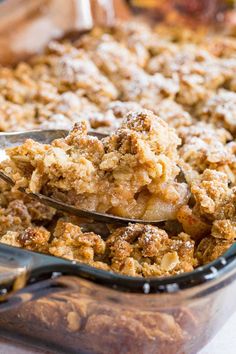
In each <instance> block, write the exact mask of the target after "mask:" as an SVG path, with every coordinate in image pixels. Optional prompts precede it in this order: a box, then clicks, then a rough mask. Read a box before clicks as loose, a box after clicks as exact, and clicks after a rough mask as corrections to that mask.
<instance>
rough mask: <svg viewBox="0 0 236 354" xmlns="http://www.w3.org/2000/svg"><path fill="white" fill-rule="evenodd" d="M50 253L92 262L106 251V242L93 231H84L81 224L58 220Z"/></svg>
mask: <svg viewBox="0 0 236 354" xmlns="http://www.w3.org/2000/svg"><path fill="white" fill-rule="evenodd" d="M53 237H54V238H53V240H52V242H51V243H50V246H49V253H50V254H52V255H54V256H57V257H63V258H67V259H71V260H76V261H80V262H85V263H88V264H91V263H93V262H95V261H97V260H99V259H100V258H99V257H101V256H102V255H103V254H104V252H105V242H104V241H103V240H102V239H101V237H100V236H99V235H96V234H94V233H93V232H85V233H83V232H82V230H81V228H80V227H79V226H76V225H73V224H71V223H67V222H64V221H63V220H60V221H58V223H57V225H56V228H55V231H54V234H53Z"/></svg>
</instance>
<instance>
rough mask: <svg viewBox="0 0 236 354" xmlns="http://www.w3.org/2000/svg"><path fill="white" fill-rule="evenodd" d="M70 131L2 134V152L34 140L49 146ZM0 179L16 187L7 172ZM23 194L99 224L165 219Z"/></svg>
mask: <svg viewBox="0 0 236 354" xmlns="http://www.w3.org/2000/svg"><path fill="white" fill-rule="evenodd" d="M68 133H69V130H64V129H61V130H53V129H49V130H32V131H27V132H10V133H8V132H7V133H5V132H4V133H0V151H2V154H3V155H4V150H5V149H6V148H9V147H14V146H18V145H20V144H22V143H24V142H25V140H26V139H33V140H35V141H37V142H40V143H43V144H49V143H51V142H52V141H53V140H55V139H59V138H64V137H66V136H67V135H68ZM88 134H89V135H91V136H95V137H97V138H98V139H102V138H104V137H106V136H107V134H105V133H100V132H95V131H89V133H88ZM0 178H1V179H2V180H4V181H5V182H6V183H8V184H9V185H11V186H12V187H13V186H14V185H15V182H14V180H13V179H12V178H10V177H9V176H8V175H7V174H6V173H5V172H3V171H0ZM19 190H20V191H21V192H22V193H25V194H27V195H28V196H29V197H31V198H33V199H36V200H38V201H40V202H41V203H42V204H45V205H48V206H50V207H52V208H54V209H57V210H60V211H63V212H66V213H68V214H72V215H76V216H79V217H82V218H86V219H90V220H94V221H97V222H103V223H108V224H125V225H127V224H128V223H142V224H152V225H159V224H161V223H163V222H164V221H167V220H165V219H160V220H142V219H130V218H124V217H120V216H115V215H112V214H107V213H100V212H96V211H90V210H84V209H80V208H77V207H75V206H73V205H70V204H67V203H64V202H62V201H60V200H58V199H55V198H52V197H48V196H46V195H44V194H41V193H32V192H28V191H26V189H25V188H19Z"/></svg>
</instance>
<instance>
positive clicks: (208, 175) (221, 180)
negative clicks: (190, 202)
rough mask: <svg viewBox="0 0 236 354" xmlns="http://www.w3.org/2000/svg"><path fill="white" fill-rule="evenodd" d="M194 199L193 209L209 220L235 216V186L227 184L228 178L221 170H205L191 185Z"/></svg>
mask: <svg viewBox="0 0 236 354" xmlns="http://www.w3.org/2000/svg"><path fill="white" fill-rule="evenodd" d="M191 190H192V193H193V196H194V198H195V200H196V206H195V211H196V212H199V214H200V215H202V216H204V217H205V218H207V219H209V220H215V219H218V220H222V219H232V218H233V217H235V198H236V194H235V192H236V191H235V188H233V189H231V188H229V186H228V178H227V176H226V175H225V174H224V173H222V172H217V171H214V170H205V171H204V173H203V174H202V176H201V180H200V182H199V183H198V182H195V183H193V185H192V188H191Z"/></svg>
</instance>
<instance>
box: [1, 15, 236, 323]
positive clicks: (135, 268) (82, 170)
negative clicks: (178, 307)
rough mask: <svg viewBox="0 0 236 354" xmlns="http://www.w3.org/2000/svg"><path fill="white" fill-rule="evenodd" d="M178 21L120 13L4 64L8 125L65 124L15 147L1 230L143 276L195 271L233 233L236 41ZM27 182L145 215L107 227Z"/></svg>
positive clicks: (20, 240)
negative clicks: (159, 22) (42, 198)
mask: <svg viewBox="0 0 236 354" xmlns="http://www.w3.org/2000/svg"><path fill="white" fill-rule="evenodd" d="M182 32H183V33H180V32H179V31H177V29H176V30H175V29H174V28H167V27H163V26H157V28H155V29H154V28H151V27H150V26H149V25H146V24H142V23H137V22H120V23H117V24H116V26H114V27H113V28H110V29H106V28H94V29H93V30H92V31H90V32H88V33H86V34H83V35H81V36H80V37H79V38H77V39H76V40H75V41H74V40H68V39H67V40H63V41H60V42H51V43H49V44H48V46H47V48H46V49H45V51H44V52H43V53H41V54H38V55H36V56H35V57H33V58H31V59H29V61H28V62H21V63H19V64H18V65H16V66H15V67H14V68H7V67H1V68H0V130H1V131H15V130H18V131H21V130H22V131H23V130H24V131H25V130H30V129H58V128H62V129H66V130H68V131H69V133H68V136H67V137H65V138H63V139H57V140H55V141H53V142H52V143H51V144H41V143H38V142H36V141H33V140H26V141H25V142H24V144H22V145H21V146H17V147H14V148H9V149H7V154H8V159H7V160H5V161H3V162H2V163H1V169H3V170H4V172H5V173H6V174H8V175H9V176H10V177H12V178H13V179H14V181H15V182H16V186H15V188H14V189H12V190H9V187H7V186H6V185H5V184H4V183H3V182H1V183H0V191H1V193H0V240H1V242H3V243H6V244H9V245H14V246H16V247H24V248H26V249H29V250H33V251H38V252H43V253H47V254H50V255H54V256H57V257H63V258H66V259H69V260H72V261H77V262H83V263H87V264H89V265H91V266H94V267H97V268H100V269H103V270H107V271H110V272H118V273H120V274H124V275H131V276H138V277H151V276H163V275H164V276H170V275H175V274H180V273H183V272H189V271H192V270H193V269H195V268H196V267H197V266H201V265H204V264H206V263H209V262H211V261H213V260H214V259H216V258H218V257H219V256H221V255H222V254H223V253H224V252H225V251H226V250H227V249H228V248H229V247H230V246H231V245H232V244H233V243H234V242H235V238H236V207H235V206H236V141H235V138H236V115H235V112H236V84H235V70H236V55H235V48H236V39H235V37H233V36H231V37H227V36H224V37H223V36H222V37H221V36H220V35H219V34H217V35H214V34H206V33H202V34H201V33H200V32H199V33H195V34H194V33H193V32H188V31H187V30H186V32H185V31H184V30H183V31H182ZM91 129H93V130H97V131H101V132H105V133H106V134H107V137H106V138H103V139H101V140H99V139H97V138H95V137H93V136H91V135H90V134H89V131H90V130H91ZM19 187H23V188H26V189H27V190H28V191H33V192H40V193H43V194H45V195H48V196H53V197H55V198H57V199H60V200H62V201H64V202H67V203H70V204H73V205H75V206H77V207H79V208H83V209H87V210H92V211H99V212H106V213H110V214H113V215H118V216H122V217H128V218H139V219H143V220H147V221H150V225H143V224H134V223H132V224H129V225H127V226H125V227H115V226H114V225H111V226H110V227H109V228H108V229H109V230H107V227H106V226H105V225H97V224H94V225H91V224H89V223H86V222H85V221H84V220H80V219H78V218H76V217H72V216H68V215H65V214H62V213H60V212H58V211H55V210H53V209H52V208H49V207H45V206H43V205H41V204H40V203H39V202H36V201H33V200H31V199H30V198H29V197H27V196H26V195H23V194H22V193H21V192H19V190H18V188H19ZM156 219H157V220H158V219H163V220H167V222H165V223H163V224H162V225H161V226H160V227H156V226H152V225H151V221H152V220H156ZM104 228H106V237H104V235H103V231H104ZM69 322H71V321H70V320H69ZM72 327H73V325H71V328H72Z"/></svg>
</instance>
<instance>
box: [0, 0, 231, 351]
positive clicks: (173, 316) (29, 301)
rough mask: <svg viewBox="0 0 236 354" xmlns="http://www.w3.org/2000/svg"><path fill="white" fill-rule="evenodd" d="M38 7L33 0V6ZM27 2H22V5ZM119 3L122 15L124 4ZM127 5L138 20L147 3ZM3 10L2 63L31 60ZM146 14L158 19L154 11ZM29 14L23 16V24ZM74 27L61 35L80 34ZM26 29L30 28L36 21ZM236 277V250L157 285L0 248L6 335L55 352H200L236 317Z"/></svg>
mask: <svg viewBox="0 0 236 354" xmlns="http://www.w3.org/2000/svg"><path fill="white" fill-rule="evenodd" d="M83 1H84V3H85V2H86V3H88V1H85V0H83ZM39 2H40V1H34V3H35V6H38V3H39ZM47 2H48V1H44V3H45V4H46V3H47ZM93 2H94V3H96V2H95V1H93ZM105 2H106V1H98V2H97V3H98V4H100V5H101V4H104V3H105ZM180 2H181V1H176V3H180ZM11 3H14V1H11V2H10V1H9V6H11ZM26 3H27V4H29V2H25V1H23V0H21V1H20V0H19V1H17V6H20V7H21V8H23V7H24V6H25V4H26ZM54 3H55V1H54ZM60 3H61V1H60ZM114 3H115V4H116V6H117V8H118V9H119V4H118V5H117V3H118V1H117V2H116V1H114ZM129 3H132V5H133V6H135V11H136V13H137V14H140V8H143V5H144V3H145V2H144V1H129ZM147 3H149V4H150V3H153V1H148V2H147ZM31 4H33V2H31ZM3 5H5V3H3ZM13 5H14V4H13ZM32 6H33V5H32ZM122 6H125V5H124V4H122ZM124 9H126V10H127V7H122V11H123V10H124ZM33 10H35V8H34V7H32V8H30V11H33ZM5 11H6V15H4V16H5V22H4V21H2V18H3V12H1V13H0V43H3V44H4V45H5V46H6V47H5V48H6V51H5V54H6V57H3V56H0V60H1V62H3V63H5V61H6V62H7V63H8V62H11V60H10V59H11V58H13V56H12V50H13V49H17V50H19V52H18V54H19V56H18V55H15V56H14V58H17V60H18V59H20V58H23V57H24V56H25V55H26V54H27V55H28V54H32V53H29V52H28V51H27V50H28V49H29V47H28V45H27V46H26V47H25V46H24V45H23V42H21V44H22V47H21V46H17V48H10V47H8V43H9V41H8V39H7V38H8V37H6V36H1V34H2V33H5V32H4V31H5V28H4V26H5V25H6V24H7V23H9V19H8V17H7V16H8V15H9V14H10V13H11V15H12V12H11V11H10V12H9V8H8V7H7V6H6V8H5ZM212 11H213V10H212ZM43 13H44V12H43ZM147 13H152V11H150V8H148V10H147ZM212 13H213V14H214V15H215V12H214V11H213V12H212ZM14 14H15V13H14ZM24 14H25V13H24V12H22V13H17V18H18V15H21V18H20V20H21V19H22V16H24ZM97 14H98V12H97ZM123 14H124V12H123ZM90 15H92V14H90ZM126 16H128V12H127V13H126V15H125V16H124V17H126ZM209 17H210V15H209ZM6 19H7V20H6ZM92 19H93V17H92ZM208 19H209V18H207V20H208ZM57 20H58V18H57ZM87 20H88V21H86V26H85V27H86V29H88V28H90V27H91V26H93V21H91V18H90V19H89V17H87ZM14 21H15V19H14ZM17 21H18V20H17ZM98 22H99V21H98ZM57 23H58V22H57ZM75 23H76V24H78V22H76V21H75ZM69 25H70V26H69V27H68V28H65V27H64V25H63V26H62V27H60V26H58V28H59V27H60V31H62V32H63V31H64V30H65V31H66V30H67V31H73V30H75V28H74V27H73V26H71V23H69ZM27 26H29V27H27V28H31V22H30V23H29V24H27ZM50 28H51V27H50ZM58 28H57V29H58ZM1 31H3V32H1ZM60 31H59V30H58V31H57V32H56V33H55V32H54V30H52V31H51V32H50V31H48V32H47V36H46V38H45V37H44V38H43V40H42V42H40V41H39V42H38V43H37V44H38V46H37V47H34V48H33V49H34V50H35V51H38V50H40V46H41V45H42V46H43V45H44V43H46V42H47V41H48V40H49V39H50V38H51V37H54V38H55V37H60V36H61V34H62V32H60ZM11 36H12V32H11V31H10V32H9V38H12V37H11ZM15 40H16V42H17V40H18V39H17V38H16V39H15ZM1 41H2V42H1ZM2 48H4V46H2ZM26 49H27V50H26ZM30 49H32V47H31V48H30ZM15 54H16V53H15ZM235 278H236V244H234V245H233V246H232V247H231V248H230V249H229V250H228V252H226V254H224V256H223V257H221V258H219V259H217V260H216V261H214V262H212V263H210V264H208V265H206V266H204V267H200V268H198V269H196V270H195V271H194V272H191V273H185V274H183V275H179V276H175V277H166V278H158V279H157V278H146V279H143V278H135V277H127V276H122V275H117V274H114V273H110V272H106V271H102V270H98V269H95V268H92V267H90V266H88V265H83V264H75V263H73V262H69V261H66V260H63V259H59V258H56V257H50V256H46V255H43V254H38V253H33V252H30V251H25V250H22V249H18V248H14V247H10V246H6V245H1V244H0V300H1V303H0V312H1V316H0V335H1V336H4V337H6V338H11V339H12V338H14V339H16V340H18V341H22V342H29V343H31V344H32V345H33V346H35V347H41V348H44V347H45V348H47V349H48V348H50V350H51V351H52V352H55V353H58V352H65V353H87V354H108V353H109V354H118V353H119V354H122V353H125V354H126V353H135V354H139V353H140V354H144V353H145V354H152V353H153V354H154V353H155V354H162V353H163V354H164V353H165V354H180V353H181V354H183V353H185V354H191V353H196V352H198V351H199V350H200V349H201V348H202V347H203V346H204V345H205V344H206V343H207V342H208V341H209V340H210V339H211V338H212V337H213V336H214V335H215V334H216V333H217V331H218V330H219V329H220V328H221V326H222V325H223V324H224V323H225V322H226V320H227V319H228V318H229V317H230V315H231V314H232V313H233V312H234V310H235V308H236V304H235V301H234V297H235V294H236V282H235Z"/></svg>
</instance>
